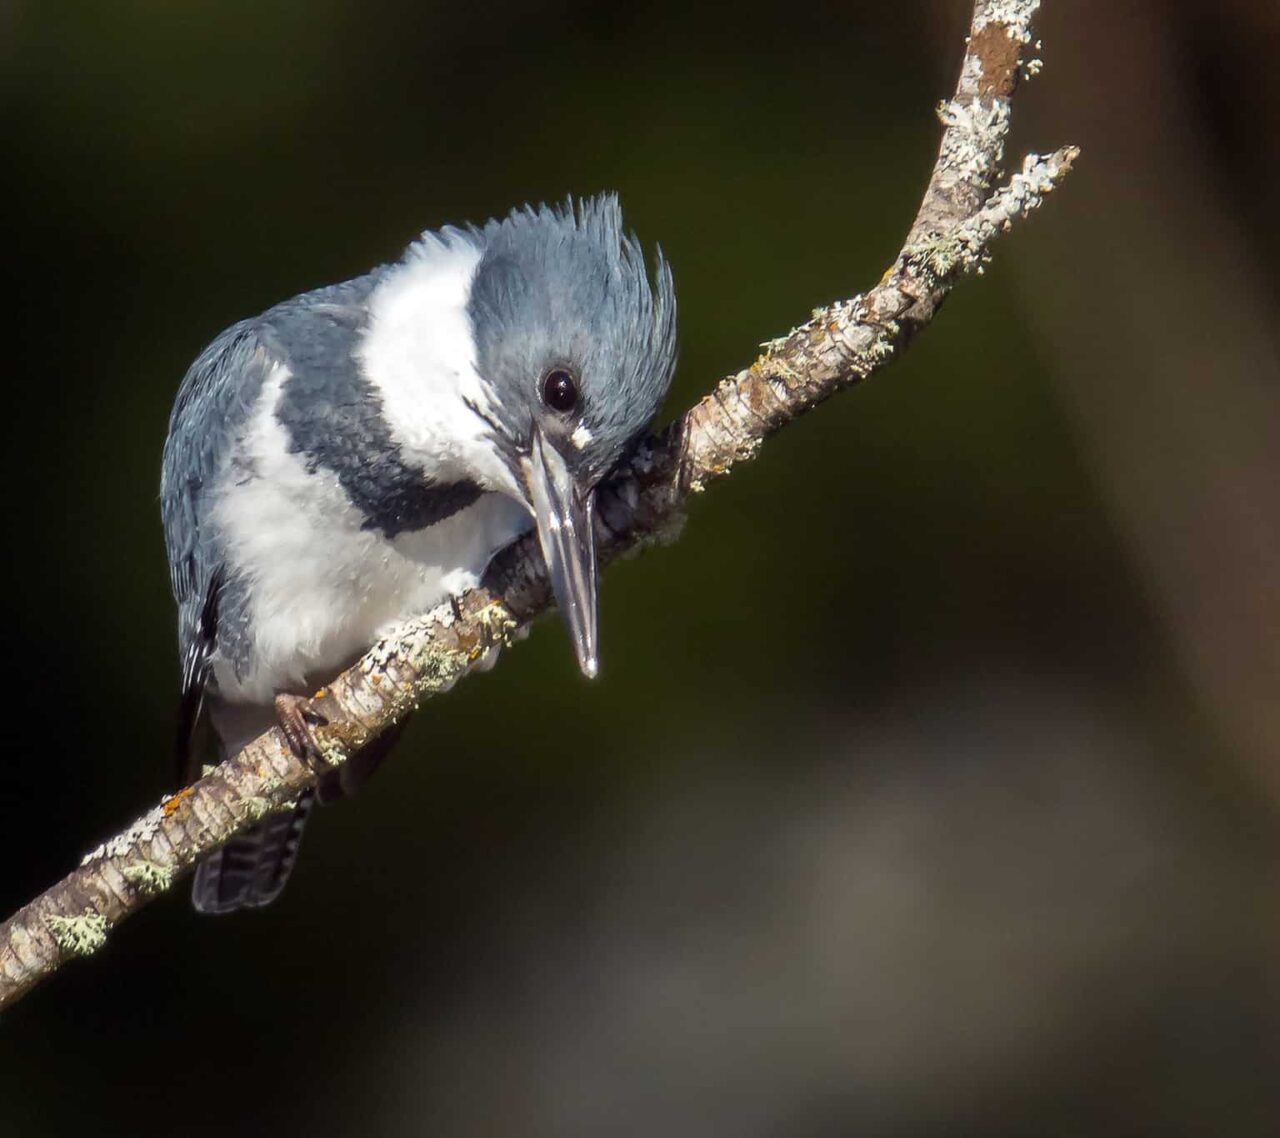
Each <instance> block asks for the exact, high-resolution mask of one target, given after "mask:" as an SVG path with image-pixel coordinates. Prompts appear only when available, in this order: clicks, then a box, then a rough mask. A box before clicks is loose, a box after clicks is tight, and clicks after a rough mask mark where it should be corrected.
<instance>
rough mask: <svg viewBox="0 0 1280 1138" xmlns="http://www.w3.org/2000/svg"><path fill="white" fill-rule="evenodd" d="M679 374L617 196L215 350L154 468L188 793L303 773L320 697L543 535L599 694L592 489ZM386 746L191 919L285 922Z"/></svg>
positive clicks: (373, 276)
mask: <svg viewBox="0 0 1280 1138" xmlns="http://www.w3.org/2000/svg"><path fill="white" fill-rule="evenodd" d="M675 363H676V302H675V290H674V285H673V281H672V273H671V268H670V265H669V263H668V262H667V260H666V259H665V257H664V256H663V254H662V251H661V249H660V248H658V249H656V251H655V253H654V257H653V270H652V275H651V273H650V266H649V262H648V259H647V258H646V255H645V252H644V249H643V247H642V246H641V244H640V243H639V241H638V239H637V238H636V236H635V235H634V233H632V232H631V231H629V230H627V229H626V228H625V226H624V222H623V218H622V211H621V207H620V205H619V202H618V198H617V196H616V194H611V193H605V194H599V195H595V196H589V197H581V198H577V199H575V198H572V197H570V198H567V199H565V200H564V201H563V202H560V203H557V204H554V205H551V206H548V205H546V204H539V205H537V206H531V205H525V206H522V207H519V208H516V209H513V210H512V211H511V212H510V213H508V214H506V215H505V216H502V217H499V218H496V219H493V220H490V221H487V222H485V223H483V224H481V225H470V224H467V225H460V226H453V225H449V226H444V227H443V228H439V229H435V230H428V231H427V232H425V233H422V234H421V235H420V236H419V237H418V238H417V239H415V240H413V241H412V242H411V243H410V244H409V245H408V247H407V248H406V249H405V251H404V253H403V255H402V256H401V257H400V258H399V260H397V261H395V262H393V263H388V264H383V265H380V266H378V267H376V268H374V269H373V270H371V271H370V272H368V273H365V274H364V275H362V276H358V277H356V278H354V279H352V280H348V281H345V282H342V283H340V284H335V285H330V286H327V287H324V288H319V289H315V290H313V291H310V292H306V293H303V294H301V295H299V296H296V297H294V298H292V299H290V300H285V301H283V302H282V303H279V304H277V305H275V306H274V307H272V308H269V309H268V310H267V311H265V312H263V313H262V314H261V315H259V316H256V317H253V318H250V319H247V320H242V321H240V322H239V323H237V324H234V325H232V326H231V327H230V328H228V329H226V330H225V331H224V332H222V333H221V334H220V335H218V336H217V337H216V338H215V339H214V340H213V341H212V342H211V343H210V344H209V346H208V347H207V348H205V350H204V351H203V352H202V353H201V354H200V355H199V357H198V358H197V359H196V360H195V362H194V363H193V364H192V365H191V367H190V369H189V370H188V371H187V373H186V375H185V377H184V378H183V380H182V382H181V384H180V386H179V388H178V392H177V395H176V398H175V401H174V405H173V410H172V413H171V415H170V419H169V429H168V435H167V437H166V440H165V444H164V451H163V458H162V463H161V492H160V504H161V515H162V522H163V529H164V536H165V546H166V550H167V553H168V560H169V569H170V583H171V586H172V591H173V595H174V600H175V601H176V604H177V610H178V647H179V657H180V666H181V696H180V700H179V711H178V725H177V742H176V750H177V757H178V761H179V764H180V775H179V777H180V778H181V779H182V783H183V784H184V785H185V784H186V783H189V782H191V781H193V780H194V779H195V778H197V777H199V774H200V772H201V770H202V768H203V766H204V765H205V763H206V762H207V761H210V760H211V759H219V758H223V757H228V756H230V755H232V754H234V753H235V752H236V751H238V750H239V749H240V748H241V747H243V746H244V745H245V744H246V743H248V742H249V741H250V740H251V739H253V738H256V737H257V736H258V735H259V734H261V733H262V732H263V731H265V730H267V729H268V728H270V727H271V726H273V725H279V726H280V727H281V729H282V731H283V733H284V736H285V738H286V740H287V741H288V743H289V745H290V747H291V748H292V749H293V751H294V753H295V754H297V755H298V756H299V757H303V756H305V755H306V754H307V748H308V747H309V746H310V747H314V737H313V736H312V734H311V732H312V731H313V730H314V729H315V728H316V727H318V726H319V725H320V720H319V719H318V718H317V716H316V714H315V709H314V708H311V707H310V706H309V705H308V700H307V696H308V693H312V692H314V691H315V690H316V688H317V687H318V686H321V685H322V684H323V683H325V682H327V681H329V680H331V679H332V678H333V677H334V676H335V675H336V674H337V673H338V672H340V671H341V670H343V669H344V668H346V667H347V666H349V665H350V664H351V663H353V662H354V661H355V660H356V659H358V658H359V657H360V656H361V655H362V654H363V653H364V652H365V651H366V650H367V649H369V648H370V647H371V646H372V645H374V644H375V643H376V642H377V641H378V640H379V639H380V638H381V637H382V636H384V635H385V634H386V633H387V632H388V631H390V630H391V629H393V628H394V627H395V626H396V625H397V624H399V623H401V622H402V621H404V620H406V619H410V618H412V617H413V616H415V615H420V614H421V613H423V612H425V611H427V610H429V609H431V608H433V607H434V606H436V605H438V604H441V603H444V602H446V601H448V599H449V598H450V597H456V596H458V595H460V594H461V593H463V592H465V591H466V590H467V589H468V588H470V587H472V586H474V585H475V584H477V583H478V581H479V580H480V579H481V577H482V576H483V573H484V571H485V569H486V567H487V566H488V564H489V562H490V560H491V559H492V558H493V556H494V555H495V553H497V551H498V550H500V549H502V548H503V547H504V546H506V545H508V544H509V543H511V542H512V541H514V540H515V539H516V538H518V537H520V536H521V535H523V534H525V533H527V532H529V531H531V530H535V531H536V533H537V543H538V547H539V549H540V551H541V554H542V556H543V558H544V560H545V564H546V568H547V571H548V575H549V577H550V581H551V584H552V589H553V592H554V595H555V598H556V603H557V606H558V608H559V609H560V610H561V612H562V614H563V616H564V618H565V620H566V623H567V625H568V629H569V633H570V636H571V639H572V642H573V647H574V650H575V653H576V656H577V662H578V664H579V667H580V668H581V671H582V672H583V673H584V674H585V675H586V676H588V677H593V676H595V674H596V673H597V670H598V667H599V648H598V616H597V613H598V596H597V594H598V589H597V565H596V546H595V536H594V529H593V519H594V514H595V501H596V491H597V488H598V487H599V486H600V484H601V483H602V481H604V479H605V478H606V477H607V476H608V474H609V473H610V471H611V470H613V469H614V468H615V467H616V465H617V464H618V462H619V461H620V459H621V457H622V456H623V455H624V454H625V453H626V452H627V450H628V448H629V447H631V446H632V445H634V443H635V441H636V440H637V439H638V438H639V437H640V436H641V435H642V434H643V432H644V430H645V428H646V426H647V425H648V424H649V422H650V421H651V420H652V419H653V417H654V416H655V414H656V412H657V410H658V408H659V405H660V404H661V402H662V400H663V398H664V397H665V395H666V393H667V390H668V387H669V385H670V383H671V378H672V374H673V372H674V368H675ZM202 739H203V740H204V742H202ZM379 742H381V743H382V746H381V747H379V746H378V743H375V744H374V747H373V748H372V749H371V750H370V751H367V752H366V753H365V754H363V755H362V756H361V758H362V759H364V764H363V767H360V766H358V765H353V764H352V763H348V764H346V766H345V767H344V770H343V774H342V777H341V778H339V779H333V778H329V779H327V780H322V781H321V783H320V785H319V786H318V788H313V789H312V790H309V791H307V792H305V793H304V794H303V795H302V796H301V797H300V798H299V799H298V800H297V801H296V803H295V804H293V805H292V807H291V808H290V809H288V810H286V811H284V812H281V813H278V814H274V815H271V816H269V817H267V818H266V819H264V820H262V821H261V822H260V823H258V824H256V825H255V826H253V827H252V828H251V829H249V830H246V831H243V832H241V833H240V834H238V835H237V836H235V837H234V838H232V839H231V840H230V841H229V842H228V843H227V844H226V845H224V846H223V847H222V848H221V849H219V850H217V851H214V852H213V853H211V854H209V855H206V857H205V858H204V859H203V860H202V861H201V862H200V863H199V865H198V866H197V869H196V873H195V878H194V883H193V886H192V901H193V904H194V906H195V908H196V910H198V911H199V912H202V913H227V912H232V911H235V910H240V909H247V908H257V907H259V906H262V905H265V904H267V903H269V902H270V901H272V900H274V899H275V898H276V897H277V896H278V895H279V894H280V892H281V890H282V889H283V888H284V885H285V883H286V881H287V880H288V877H289V874H290V872H291V870H292V868H293V865H294V862H295V859H296V856H297V850H298V842H299V840H300V838H301V835H302V828H303V826H304V824H305V823H306V820H307V817H308V815H309V813H310V811H311V808H312V805H313V803H314V801H315V800H316V798H317V795H318V796H319V798H320V800H321V801H328V800H329V799H330V798H337V797H342V796H344V795H345V794H348V793H350V792H352V791H353V790H354V788H355V786H357V785H358V784H359V782H360V781H362V780H363V778H364V777H367V775H368V773H370V772H371V771H372V769H373V768H374V767H376V765H377V763H378V762H379V761H380V760H381V758H382V757H383V755H384V754H385V751H386V750H387V749H389V747H390V745H391V744H392V743H393V742H394V739H393V738H390V737H389V736H384V738H383V740H380V741H379ZM347 767H350V768H351V770H350V771H348V770H347V769H346V768H347Z"/></svg>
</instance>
